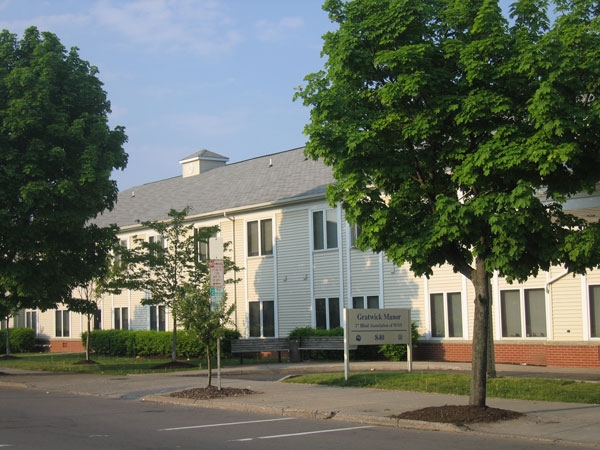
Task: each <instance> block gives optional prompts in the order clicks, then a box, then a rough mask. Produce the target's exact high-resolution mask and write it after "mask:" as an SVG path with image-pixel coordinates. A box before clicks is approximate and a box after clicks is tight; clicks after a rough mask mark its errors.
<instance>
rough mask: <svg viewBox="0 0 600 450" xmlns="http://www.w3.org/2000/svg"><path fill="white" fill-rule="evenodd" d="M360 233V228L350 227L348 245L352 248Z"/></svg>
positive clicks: (356, 226)
mask: <svg viewBox="0 0 600 450" xmlns="http://www.w3.org/2000/svg"><path fill="white" fill-rule="evenodd" d="M361 231H362V229H361V227H360V226H358V225H350V245H351V246H352V247H356V240H357V239H358V237H359V236H360V232H361Z"/></svg>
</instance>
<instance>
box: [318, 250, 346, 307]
mask: <svg viewBox="0 0 600 450" xmlns="http://www.w3.org/2000/svg"><path fill="white" fill-rule="evenodd" d="M339 258H340V251H339V249H332V250H322V251H315V252H313V275H312V279H313V288H314V295H315V298H320V297H339V296H340V283H341V280H340V266H339Z"/></svg>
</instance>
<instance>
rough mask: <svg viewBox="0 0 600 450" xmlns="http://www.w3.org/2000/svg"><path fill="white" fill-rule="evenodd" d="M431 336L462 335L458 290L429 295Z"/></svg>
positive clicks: (460, 301) (460, 303) (460, 300)
mask: <svg viewBox="0 0 600 450" xmlns="http://www.w3.org/2000/svg"><path fill="white" fill-rule="evenodd" d="M429 311H430V315H431V337H456V338H458V337H463V317H462V298H461V295H460V292H450V293H436V294H431V295H430V296H429Z"/></svg>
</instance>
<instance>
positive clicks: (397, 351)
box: [379, 322, 419, 361]
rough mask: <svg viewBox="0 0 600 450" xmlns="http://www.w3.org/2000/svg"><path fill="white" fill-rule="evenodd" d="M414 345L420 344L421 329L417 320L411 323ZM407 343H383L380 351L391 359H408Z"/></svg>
mask: <svg viewBox="0 0 600 450" xmlns="http://www.w3.org/2000/svg"><path fill="white" fill-rule="evenodd" d="M411 333H412V338H411V339H412V347H413V348H415V347H418V345H419V329H418V326H417V323H416V322H412V323H411ZM406 352H407V350H406V345H400V344H383V345H382V346H380V348H379V353H381V354H382V355H383V356H385V357H386V358H387V359H389V360H390V361H406Z"/></svg>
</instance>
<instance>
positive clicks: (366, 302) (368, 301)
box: [352, 295, 379, 309]
mask: <svg viewBox="0 0 600 450" xmlns="http://www.w3.org/2000/svg"><path fill="white" fill-rule="evenodd" d="M352 308H354V309H379V296H378V295H358V296H353V297H352Z"/></svg>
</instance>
